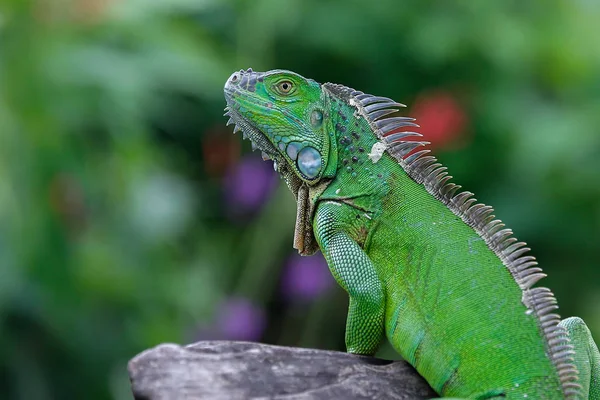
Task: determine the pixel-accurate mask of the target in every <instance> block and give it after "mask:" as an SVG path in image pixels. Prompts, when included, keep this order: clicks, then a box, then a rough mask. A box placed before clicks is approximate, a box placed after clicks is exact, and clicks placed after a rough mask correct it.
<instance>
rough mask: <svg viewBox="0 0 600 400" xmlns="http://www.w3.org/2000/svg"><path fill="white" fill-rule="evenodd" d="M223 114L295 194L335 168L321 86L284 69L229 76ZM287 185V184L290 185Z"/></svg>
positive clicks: (333, 141) (325, 105) (331, 172)
mask: <svg viewBox="0 0 600 400" xmlns="http://www.w3.org/2000/svg"><path fill="white" fill-rule="evenodd" d="M225 99H226V101H227V112H226V115H229V116H230V117H231V119H230V123H235V125H236V128H235V129H234V131H237V130H240V129H241V130H242V132H243V134H244V137H245V138H248V139H250V140H251V141H252V146H253V148H254V149H256V148H258V149H259V150H260V151H261V152H262V155H263V159H272V160H273V162H274V163H275V170H277V171H278V172H280V173H281V174H282V176H283V177H284V178H285V179H286V181H287V182H288V185H289V186H290V188H291V189H292V191H293V192H294V194H295V195H296V196H297V190H298V187H299V186H301V185H302V184H303V183H304V184H307V185H309V186H312V185H315V184H316V183H317V182H319V181H320V180H321V179H322V178H323V177H331V176H332V175H333V174H334V172H335V169H336V162H335V159H336V156H337V155H336V152H335V151H334V148H335V138H334V137H332V136H330V135H329V134H328V132H329V131H331V130H328V128H327V127H328V116H329V113H328V109H327V102H328V100H327V98H326V96H325V95H324V93H323V90H322V88H321V85H320V84H318V83H317V82H315V81H313V80H311V79H306V78H304V77H302V76H300V75H298V74H296V73H293V72H290V71H284V70H273V71H269V72H264V73H263V72H255V71H252V69H251V68H249V69H248V70H246V71H244V70H240V71H238V72H235V73H233V74H232V75H231V76H230V77H229V79H228V80H227V82H226V83H225ZM290 182H291V184H290Z"/></svg>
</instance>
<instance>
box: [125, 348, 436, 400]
mask: <svg viewBox="0 0 600 400" xmlns="http://www.w3.org/2000/svg"><path fill="white" fill-rule="evenodd" d="M129 377H130V379H131V385H132V390H133V394H134V397H135V399H136V400H163V399H286V400H290V399H429V398H432V397H436V394H435V393H434V392H433V391H432V390H431V388H430V387H429V386H428V385H427V383H426V382H425V381H424V380H423V379H422V378H421V377H420V376H419V375H418V374H417V373H416V371H415V370H414V369H413V368H412V367H411V366H410V365H409V364H407V363H406V362H403V361H393V362H392V361H386V360H381V359H378V358H372V357H362V356H355V355H352V354H347V353H341V352H335V351H324V350H315V349H300V348H292V347H281V346H271V345H265V344H259V343H246V342H225V341H209V342H198V343H195V344H191V345H188V346H179V345H175V344H161V345H159V346H157V347H155V348H152V349H149V350H146V351H144V352H142V353H141V354H139V355H137V356H136V357H135V358H133V359H132V360H131V361H130V362H129Z"/></svg>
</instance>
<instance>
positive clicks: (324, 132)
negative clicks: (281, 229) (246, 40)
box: [225, 70, 600, 399]
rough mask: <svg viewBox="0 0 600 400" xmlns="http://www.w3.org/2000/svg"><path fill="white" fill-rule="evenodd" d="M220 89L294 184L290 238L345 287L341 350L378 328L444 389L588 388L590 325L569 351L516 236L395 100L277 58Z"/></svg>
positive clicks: (552, 394)
mask: <svg viewBox="0 0 600 400" xmlns="http://www.w3.org/2000/svg"><path fill="white" fill-rule="evenodd" d="M225 93H226V98H227V103H228V114H229V115H230V116H231V118H232V121H233V122H235V123H236V124H237V126H238V127H240V128H241V129H242V130H243V131H244V133H245V135H247V136H249V137H250V139H251V140H252V141H253V143H255V145H256V146H257V147H259V148H260V149H261V150H262V151H263V158H271V159H273V160H274V162H275V163H276V166H277V167H276V168H277V169H278V171H279V172H280V173H281V175H282V176H283V178H284V179H285V180H286V182H287V184H288V186H289V187H290V189H291V190H292V192H293V193H294V194H295V196H296V199H297V201H298V218H297V222H296V237H295V247H296V248H298V249H299V251H300V252H301V253H302V254H305V255H308V254H312V253H313V252H314V251H316V250H317V248H320V249H321V251H322V252H323V254H324V256H325V258H326V260H327V262H328V264H329V266H330V269H331V271H332V273H333V275H334V277H335V278H336V280H337V281H338V282H339V283H340V285H341V286H342V287H344V289H345V290H346V291H347V292H348V294H349V296H350V307H349V313H348V322H347V329H346V344H347V347H348V351H350V352H354V353H359V354H373V353H374V352H375V351H376V349H377V347H378V345H379V343H380V342H381V340H382V337H383V335H384V334H385V335H386V336H387V338H388V339H389V340H390V342H391V343H392V345H393V346H394V348H395V349H396V350H397V351H398V352H399V353H400V354H401V355H402V357H403V358H404V359H406V360H407V361H408V362H410V363H411V364H412V365H413V366H415V368H416V369H417V371H419V373H420V374H421V375H422V376H423V377H425V379H427V381H428V382H429V383H430V385H431V386H432V387H433V388H434V389H435V390H436V391H437V392H438V393H440V394H442V395H445V396H455V397H476V398H493V397H496V396H497V397H508V398H524V397H530V398H548V399H551V398H557V399H562V398H579V397H580V396H582V395H583V396H586V397H587V393H588V390H589V389H588V388H589V387H590V386H592V391H591V392H590V394H591V395H595V396H599V395H600V390H599V389H598V385H597V383H596V384H594V383H593V382H597V380H598V375H599V373H600V370H599V369H598V363H600V356H598V352H597V348H596V347H595V344H594V343H593V341H592V340H591V336H589V340H588V342H591V344H589V343H588V344H586V345H585V346H584V345H583V344H582V345H581V347H582V350H581V353H580V354H584V353H586V352H587V353H586V354H588V353H589V354H590V356H587V357H583V356H582V357H583V358H582V361H583V362H580V363H577V362H574V358H573V355H576V354H575V352H574V350H573V345H572V344H571V343H570V340H569V332H568V330H569V326H562V325H561V324H560V319H559V316H558V315H557V314H555V313H554V310H555V309H556V308H557V305H556V300H555V298H554V296H553V294H552V293H551V292H550V291H549V290H548V289H546V288H538V287H535V288H534V287H532V286H533V285H534V284H535V283H536V282H537V281H538V280H539V279H540V278H542V277H544V276H545V275H544V274H543V273H542V272H541V269H540V268H538V267H537V263H536V262H535V259H534V258H533V257H531V256H529V255H527V254H526V253H527V252H528V250H529V249H528V248H527V247H526V246H525V243H522V242H518V241H517V240H516V239H515V238H513V237H512V232H511V231H510V230H509V229H505V228H504V225H503V224H502V223H501V222H500V221H498V220H495V219H494V216H493V215H492V209H491V208H490V207H487V206H484V205H482V204H476V202H475V200H474V199H473V198H472V197H471V196H472V194H471V193H469V192H461V193H459V192H458V189H459V186H457V185H455V184H453V183H450V182H448V181H449V179H450V177H449V176H448V175H447V173H446V172H445V168H444V167H442V166H441V165H440V164H439V163H437V161H436V159H435V158H434V157H432V156H430V155H428V151H427V150H422V151H416V150H417V149H416V148H417V147H420V146H423V145H425V144H426V143H424V142H421V141H419V136H420V135H419V134H418V133H415V132H410V131H407V129H408V128H411V127H417V125H416V124H415V123H414V120H413V119H412V118H406V117H398V116H395V113H396V112H397V111H398V108H399V107H401V106H402V105H401V104H399V103H395V102H394V101H393V100H390V99H388V98H384V97H377V96H372V95H368V94H364V93H362V92H359V91H355V90H353V89H350V88H347V87H344V86H341V85H336V84H324V85H319V84H318V83H316V82H314V81H312V80H309V79H305V78H303V77H301V76H299V75H297V74H294V73H291V72H287V71H271V72H267V73H264V74H263V73H256V72H253V71H251V70H248V71H240V72H239V73H236V74H234V75H232V77H230V79H229V80H228V82H227V84H226V86H225ZM317 245H318V247H317ZM578 321H581V320H577V321H575V322H576V323H574V326H576V327H577V329H581V324H583V322H581V323H579V322H578ZM583 327H585V324H583ZM585 329H587V328H585ZM587 332H589V331H587ZM584 335H585V334H584ZM586 338H587V337H586ZM576 344H577V343H576ZM594 357H595V358H594ZM586 361H587V364H585V362H586ZM590 365H591V366H590ZM577 367H579V368H580V369H584V371H579V372H578V370H577ZM578 375H579V380H580V381H581V380H582V379H581V378H582V377H583V380H584V381H586V380H587V385H586V383H584V390H583V393H582V391H581V385H580V383H581V382H579V383H578V382H577V381H578Z"/></svg>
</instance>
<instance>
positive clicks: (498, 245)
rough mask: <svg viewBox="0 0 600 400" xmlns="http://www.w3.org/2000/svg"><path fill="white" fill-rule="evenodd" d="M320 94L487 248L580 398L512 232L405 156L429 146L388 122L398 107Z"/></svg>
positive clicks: (440, 171)
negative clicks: (344, 106) (348, 114)
mask: <svg viewBox="0 0 600 400" xmlns="http://www.w3.org/2000/svg"><path fill="white" fill-rule="evenodd" d="M323 87H324V89H325V90H327V91H329V92H330V93H332V94H333V95H334V96H336V97H339V98H341V99H343V100H344V101H346V102H347V103H348V104H350V105H351V106H354V107H356V109H357V110H358V115H359V116H360V117H362V118H364V119H365V120H367V121H368V122H369V125H370V127H371V129H372V131H373V132H374V133H375V134H376V135H377V137H378V138H379V139H380V140H381V141H382V142H383V143H384V144H385V145H386V147H387V151H388V152H389V153H390V154H391V155H392V156H393V157H394V158H395V159H396V160H397V161H398V163H399V164H400V166H401V167H402V168H403V169H404V171H406V173H407V174H408V176H410V177H411V178H412V179H413V180H415V181H416V182H417V183H419V184H421V185H423V186H424V187H425V189H426V190H427V192H428V193H429V194H431V195H432V196H434V197H435V198H436V199H438V200H439V201H441V202H442V203H443V204H445V205H446V207H448V208H449V209H450V210H451V211H452V212H453V213H454V214H455V215H457V216H458V217H460V218H461V219H462V220H463V221H464V222H465V223H466V224H467V225H469V226H470V227H471V228H473V229H474V230H475V231H476V232H477V233H478V234H479V236H480V237H481V238H482V239H484V241H485V243H486V244H487V245H488V247H489V248H490V249H491V250H492V251H493V252H494V253H495V254H496V255H497V256H498V258H499V259H500V260H501V261H502V263H503V264H504V265H505V267H506V268H507V269H508V271H509V272H510V273H511V275H512V276H513V277H514V279H515V281H516V282H517V284H518V285H519V287H520V288H521V290H522V292H523V297H522V301H523V303H524V304H525V306H526V307H527V309H528V310H527V313H533V314H534V315H535V316H536V318H537V321H538V325H539V329H540V330H541V332H542V334H543V336H544V338H545V342H546V348H547V352H548V356H549V357H550V359H551V360H552V363H553V364H554V366H555V368H556V370H557V373H558V376H559V379H560V382H561V387H562V392H563V394H564V396H565V398H567V399H577V398H580V391H581V386H580V385H579V383H578V382H577V381H578V371H577V368H576V366H575V364H574V359H573V356H574V354H575V351H574V347H573V345H572V344H571V343H570V339H569V337H568V334H567V332H566V330H565V329H564V328H563V327H562V326H559V322H560V316H559V315H558V314H556V313H554V312H553V311H554V310H556V309H557V308H558V305H557V302H556V299H555V297H554V294H553V293H552V292H551V291H550V290H549V289H547V288H545V287H536V288H532V286H533V285H534V284H535V283H536V282H537V281H539V280H540V279H541V278H543V277H545V276H546V274H544V273H543V272H542V269H541V268H539V267H538V266H537V264H538V263H537V262H536V261H535V257H533V256H530V255H526V253H527V252H528V251H530V249H529V248H528V247H526V243H524V242H519V241H518V240H517V239H516V238H514V237H513V232H512V230H510V229H508V228H504V227H505V225H504V224H503V223H502V221H500V220H499V219H494V217H495V216H494V215H493V214H492V213H493V211H494V210H493V208H492V207H490V206H486V205H484V204H481V203H476V202H477V200H476V199H475V198H472V196H473V193H471V192H467V191H464V192H459V193H457V191H458V190H459V189H460V188H461V186H459V185H456V184H454V183H451V182H449V180H450V179H452V177H451V176H450V175H448V173H447V172H446V167H444V166H442V165H441V164H440V163H438V162H437V159H436V158H435V157H433V156H430V155H426V154H427V153H429V150H421V151H418V152H415V153H412V154H410V153H411V152H412V151H413V150H415V149H416V148H418V147H421V146H426V145H427V144H429V143H428V142H424V141H418V140H410V139H411V138H416V137H421V136H422V135H421V134H419V133H417V132H405V131H402V129H403V128H406V127H418V125H417V124H416V123H414V122H413V121H415V120H414V118H408V117H391V116H389V115H391V114H394V113H396V112H397V111H398V107H404V105H403V104H400V103H396V102H395V101H394V100H392V99H389V98H387V97H380V96H373V95H370V94H366V93H363V92H361V91H356V90H354V89H351V88H348V87H346V86H343V85H338V84H332V83H326V84H324V85H323Z"/></svg>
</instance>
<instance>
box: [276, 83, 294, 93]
mask: <svg viewBox="0 0 600 400" xmlns="http://www.w3.org/2000/svg"><path fill="white" fill-rule="evenodd" d="M276 87H277V91H278V92H279V93H280V94H290V93H291V92H292V89H293V88H294V84H293V83H292V81H288V80H285V81H281V82H279V83H278V84H277V86H276Z"/></svg>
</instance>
